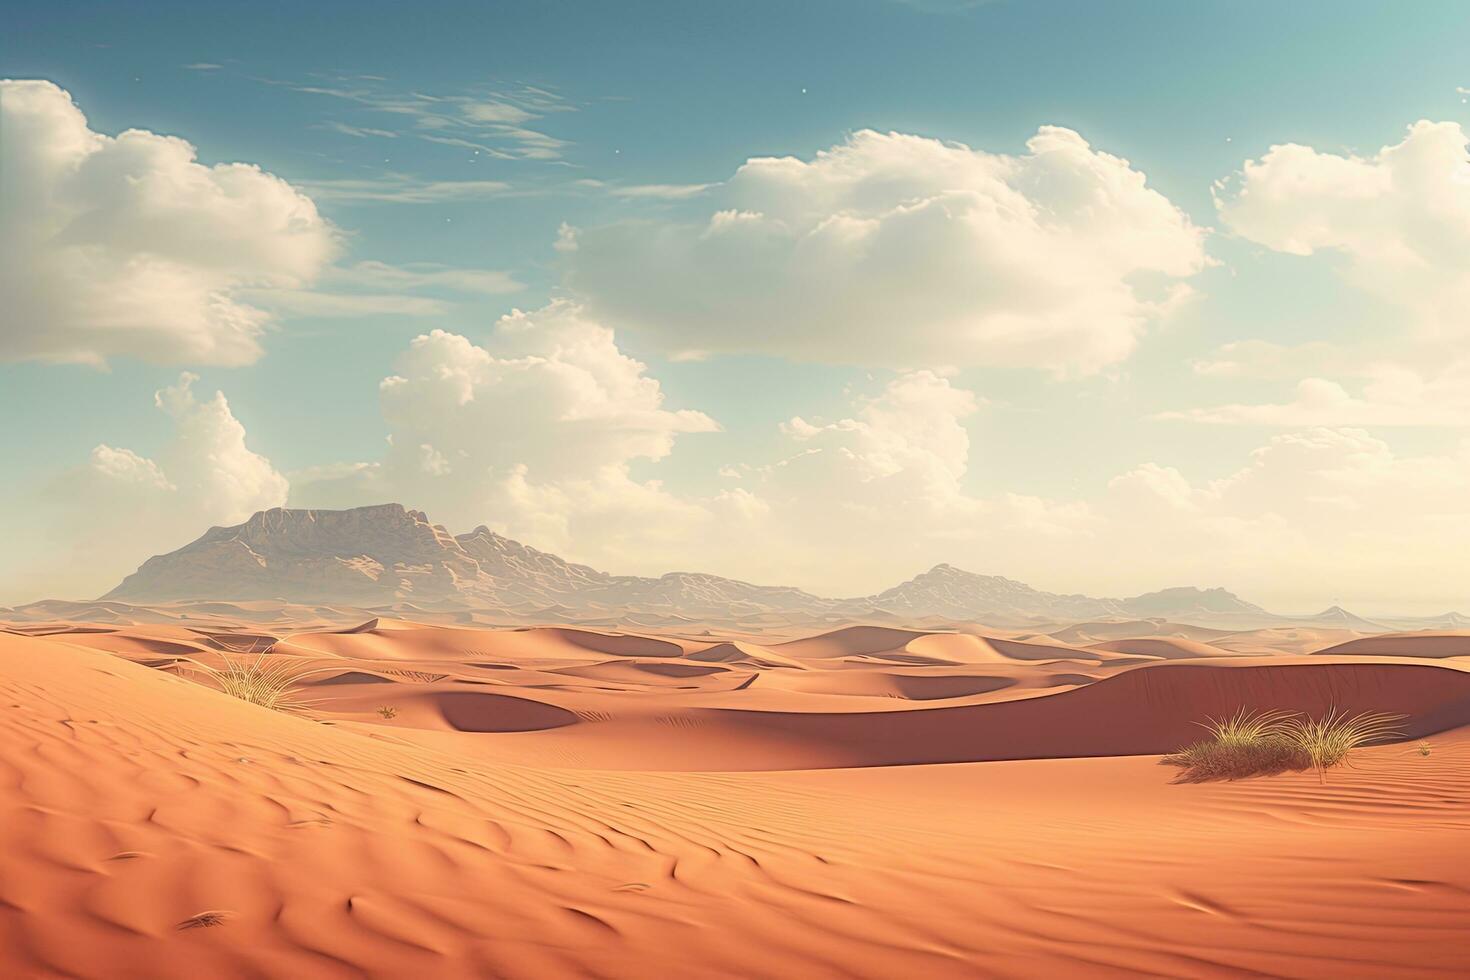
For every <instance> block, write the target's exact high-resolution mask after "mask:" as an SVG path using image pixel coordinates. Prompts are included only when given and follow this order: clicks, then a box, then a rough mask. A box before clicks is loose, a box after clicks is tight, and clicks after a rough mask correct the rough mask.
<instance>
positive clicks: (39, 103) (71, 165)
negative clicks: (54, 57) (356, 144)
mask: <svg viewBox="0 0 1470 980" xmlns="http://www.w3.org/2000/svg"><path fill="white" fill-rule="evenodd" d="M0 128H3V130H4V133H5V138H4V140H0V211H3V213H4V215H5V223H4V230H3V241H4V249H5V252H6V255H7V261H6V262H5V263H3V264H0V295H3V296H4V297H5V302H6V307H7V309H6V313H5V317H4V322H3V324H0V359H7V360H47V361H72V362H85V363H102V362H105V361H106V360H107V359H108V358H111V357H116V356H121V355H130V356H134V357H138V358H142V359H145V360H150V361H155V362H160V363H196V364H228V365H235V364H246V363H249V362H251V361H254V360H255V359H256V358H257V357H259V355H260V352H261V350H260V344H259V338H260V335H261V333H262V332H263V331H264V330H265V329H266V327H267V325H268V323H269V321H270V314H269V313H268V312H266V311H265V310H262V309H260V308H258V307H255V306H252V305H250V304H249V303H246V302H244V301H243V300H242V299H241V298H240V293H241V291H242V290H244V289H246V288H250V287H254V288H260V287H286V288H298V287H300V286H302V285H304V284H306V283H309V282H310V281H311V280H312V279H314V278H315V277H316V276H317V274H318V273H319V272H320V271H321V270H322V268H323V267H324V266H325V265H326V264H327V263H328V262H329V261H330V260H331V258H332V256H333V254H334V252H335V250H336V241H335V237H334V234H333V231H332V228H331V227H330V226H329V225H328V223H327V222H326V221H325V220H323V219H322V217H321V216H320V215H319V214H318V213H317V210H316V207H315V206H314V205H313V204H312V202H311V200H310V199H309V198H307V197H306V196H304V195H303V194H301V193H300V192H298V191H297V190H296V189H294V188H293V187H291V186H290V185H289V184H287V183H286V182H285V181H283V180H281V179H279V178H277V177H275V176H273V175H271V174H268V173H265V172H264V171H262V170H260V169H259V168H258V167H255V166H251V165H248V164H241V163H232V164H219V165H216V166H205V165H203V164H200V163H199V162H198V161H197V160H196V159H195V151H194V147H193V146H191V145H190V144H189V143H187V142H185V141H184V140H182V139H178V138H176V137H170V136H160V135H157V134H155V133H150V132H146V131H144V130H136V129H132V130H127V131H125V132H123V133H121V134H119V135H118V136H116V137H112V136H105V135H103V134H100V133H96V132H93V131H92V130H91V129H90V128H89V127H88V125H87V120H86V118H85V117H84V116H83V115H82V113H81V110H79V109H78V108H77V107H76V105H75V104H73V102H72V100H71V97H70V96H69V95H68V94H67V93H66V92H64V91H63V90H62V89H60V88H58V87H57V86H55V85H53V84H52V83H50V82H45V81H0Z"/></svg>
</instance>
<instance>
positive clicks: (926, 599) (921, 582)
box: [851, 565, 1119, 620]
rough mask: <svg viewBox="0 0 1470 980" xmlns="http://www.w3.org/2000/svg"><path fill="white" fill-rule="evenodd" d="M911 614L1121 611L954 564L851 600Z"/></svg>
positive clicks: (1079, 615) (1073, 615)
mask: <svg viewBox="0 0 1470 980" xmlns="http://www.w3.org/2000/svg"><path fill="white" fill-rule="evenodd" d="M851 601H852V602H853V603H865V604H867V605H870V606H872V607H873V608H875V609H882V610H885V611H888V612H894V613H903V614H906V615H909V616H943V617H946V618H949V619H973V618H977V611H982V610H983V611H984V613H985V614H987V615H990V616H992V617H993V616H996V615H997V614H999V615H1003V616H1004V617H1005V618H1006V619H1009V620H1026V619H1048V618H1056V619H1068V620H1075V619H1091V618H1094V617H1098V616H1111V615H1115V614H1117V613H1118V612H1119V610H1118V608H1117V606H1116V604H1114V603H1111V602H1110V601H1109V600H1107V599H1091V598H1088V597H1087V596H1084V595H1057V594H1055V593H1052V592H1041V591H1038V590H1037V589H1033V588H1032V587H1031V586H1029V585H1026V584H1024V583H1021V582H1017V581H1014V580H1012V579H1008V578H1001V577H1000V576H999V575H976V574H975V573H974V572H967V571H964V570H962V569H959V568H955V567H954V566H953V565H935V566H934V567H933V568H931V569H929V570H928V571H927V572H924V573H923V574H921V575H916V576H914V577H913V578H911V579H909V580H908V581H907V582H904V583H903V584H902V585H896V586H894V587H893V588H891V589H889V590H888V591H886V592H880V593H878V594H877V595H875V596H869V597H868V598H866V599H855V600H851Z"/></svg>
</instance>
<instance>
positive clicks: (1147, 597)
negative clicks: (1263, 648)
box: [1119, 587, 1270, 618]
mask: <svg viewBox="0 0 1470 980" xmlns="http://www.w3.org/2000/svg"><path fill="white" fill-rule="evenodd" d="M1119 605H1121V606H1122V607H1123V609H1124V610H1126V611H1127V612H1128V613H1129V614H1131V615H1134V616H1140V617H1143V618H1148V617H1151V616H1164V617H1177V616H1192V615H1198V614H1201V613H1208V614H1231V615H1233V614H1243V615H1253V616H1269V615H1270V613H1268V612H1266V610H1264V609H1262V608H1261V607H1260V606H1258V605H1256V604H1255V603H1253V602H1246V601H1245V600H1244V599H1242V598H1240V596H1238V595H1236V594H1235V593H1233V592H1227V591H1225V590H1224V589H1196V588H1190V587H1180V588H1173V589H1162V590H1160V591H1158V592H1148V593H1145V594H1143V595H1136V596H1134V597H1133V598H1131V599H1123V600H1120V602H1119Z"/></svg>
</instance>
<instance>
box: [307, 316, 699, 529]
mask: <svg viewBox="0 0 1470 980" xmlns="http://www.w3.org/2000/svg"><path fill="white" fill-rule="evenodd" d="M395 371H396V373H395V374H394V375H392V376H391V377H388V378H386V379H384V381H383V382H382V384H381V385H380V389H379V398H380V402H381V405H382V411H383V417H384V420H385V422H386V423H387V427H388V432H389V440H390V445H389V448H388V452H387V453H386V454H385V456H384V458H383V459H381V460H378V461H375V462H373V463H371V464H370V465H367V466H364V467H355V468H351V469H348V470H346V471H344V472H336V473H329V474H324V475H323V476H322V478H321V479H318V480H314V481H311V482H309V483H304V484H303V485H301V486H300V492H299V494H298V497H297V500H298V502H307V503H309V502H312V501H317V500H341V499H343V498H344V497H346V498H350V499H363V500H366V499H387V498H391V499H397V500H404V501H408V502H411V503H412V504H413V505H414V506H416V507H422V508H424V509H426V510H427V511H428V512H429V513H431V514H433V515H434V517H435V519H436V520H439V521H442V522H445V523H447V524H449V525H450V526H452V527H471V526H473V525H475V524H479V523H489V524H492V525H495V526H497V527H498V528H500V529H502V530H505V531H507V532H512V531H513V532H515V533H518V534H524V535H525V536H527V537H528V539H530V540H534V541H536V542H538V543H540V544H542V546H544V547H566V546H567V545H569V544H573V543H574V538H575V535H576V530H577V528H578V527H580V526H588V527H595V528H596V533H595V535H590V536H588V540H590V539H591V538H593V537H595V539H596V541H597V545H596V548H597V550H596V553H597V554H599V555H604V556H606V555H608V554H612V553H615V551H616V547H617V544H618V541H619V540H621V539H620V538H619V536H618V533H617V532H616V531H615V530H614V528H615V527H617V526H621V527H625V528H626V529H627V530H626V534H628V535H643V536H644V537H645V539H646V541H651V540H653V539H655V538H657V537H658V536H659V534H660V533H661V528H672V527H674V526H675V525H677V526H680V527H684V526H687V524H688V523H689V522H691V521H692V522H694V523H700V522H702V521H704V520H706V519H708V517H709V514H708V512H707V511H706V510H705V509H704V507H703V505H702V504H693V503H689V502H685V501H681V500H679V499H677V498H676V497H674V496H673V495H672V494H669V493H668V492H667V491H665V490H664V489H663V487H662V486H661V485H660V484H659V483H658V482H657V481H641V480H638V479H636V478H635V477H634V476H633V475H632V474H631V471H630V467H631V466H632V464H634V463H635V462H637V461H656V460H660V459H663V458H664V457H666V456H667V455H668V454H669V452H670V451H671V450H672V448H673V445H674V441H675V439H676V438H677V437H678V436H680V435H683V434H690V433H701V432H713V431H716V430H718V428H719V426H718V425H717V424H716V423H715V421H714V420H713V419H711V418H710V417H709V416H707V415H705V414H703V413H702V412H697V411H691V410H687V409H670V408H667V407H666V406H665V405H664V394H663V391H662V388H661V387H660V385H659V382H658V380H657V379H656V378H653V377H651V376H650V375H649V374H648V373H647V368H646V366H645V365H644V364H642V363H641V362H639V361H637V360H635V359H634V358H631V357H629V356H627V355H626V354H624V353H623V352H622V351H621V350H620V349H619V348H618V346H617V343H616V341H615V339H614V336H613V332H612V330H610V329H609V328H607V327H605V326H603V325H602V324H600V323H598V322H596V321H595V320H592V319H590V318H589V317H588V316H587V315H586V314H585V313H584V312H583V311H582V310H581V309H580V308H579V307H577V306H576V305H574V304H572V303H568V302H565V301H559V302H554V303H552V304H550V305H549V306H546V307H543V308H542V309H539V310H535V311H532V312H522V311H516V312H514V313H511V314H510V315H508V316H505V317H502V318H501V319H500V321H499V322H498V323H497V324H496V327H495V330H494V332H493V333H492V335H491V336H490V338H489V339H488V340H487V341H486V342H485V343H483V344H478V343H475V342H473V341H471V340H470V339H469V338H467V337H464V336H461V335H458V334H453V333H448V332H446V331H443V330H435V331H433V332H431V333H428V334H424V335H422V336H420V337H418V338H416V339H415V340H414V341H413V342H412V343H411V344H410V345H409V347H408V349H407V350H406V351H404V352H403V354H402V355H400V356H399V358H398V361H397V362H396V364H395ZM577 543H581V542H577ZM582 553H583V554H585V553H586V551H585V550H584V551H583V552H582Z"/></svg>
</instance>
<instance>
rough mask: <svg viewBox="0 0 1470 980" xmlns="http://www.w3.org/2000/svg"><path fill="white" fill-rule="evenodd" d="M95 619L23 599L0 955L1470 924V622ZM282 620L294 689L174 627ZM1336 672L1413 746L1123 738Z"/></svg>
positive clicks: (1449, 966)
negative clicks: (270, 691) (830, 625)
mask: <svg viewBox="0 0 1470 980" xmlns="http://www.w3.org/2000/svg"><path fill="white" fill-rule="evenodd" d="M87 629H88V627H81V628H80V629H78V630H76V631H72V632H55V631H47V635H41V636H23V635H19V634H17V633H4V634H0V975H5V976H26V977H29V976H83V977H140V978H141V977H149V978H152V977H162V978H174V977H178V978H184V977H188V978H195V977H201V976H208V977H258V976H272V977H275V976H280V977H293V978H295V977H355V976H364V975H367V976H383V977H405V976H409V977H418V976H435V977H439V976H444V977H477V976H499V977H538V978H539V977H548V976H588V975H592V976H609V977H649V976H681V977H684V976H687V977H727V976H802V977H849V976H852V977H891V976H896V975H897V976H902V975H920V976H935V977H949V976H953V977H969V976H976V975H980V976H999V977H1093V976H1099V977H1125V976H1127V977H1131V976H1140V975H1145V976H1172V977H1233V976H1240V975H1246V974H1251V975H1259V974H1265V975H1270V976H1281V977H1302V978H1306V977H1324V976H1332V977H1365V978H1366V977H1375V978H1376V977H1452V976H1459V975H1463V973H1462V970H1463V965H1464V963H1465V962H1466V958H1467V956H1470V933H1467V930H1466V929H1465V923H1466V922H1467V921H1470V860H1466V859H1465V858H1464V857H1463V856H1462V854H1463V851H1464V842H1465V840H1466V839H1470V727H1467V726H1470V663H1467V662H1464V661H1459V660H1455V659H1438V660H1433V659H1408V658H1404V657H1401V656H1397V657H1395V656H1389V657H1383V656H1373V657H1364V656H1331V657H1302V656H1296V655H1293V654H1294V653H1295V652H1296V651H1290V652H1285V653H1279V654H1276V655H1273V656H1269V657H1237V656H1231V657H1222V656H1218V655H1213V654H1210V652H1209V649H1208V648H1207V647H1205V646H1204V644H1203V643H1201V644H1200V645H1199V646H1193V645H1189V646H1183V647H1175V649H1182V650H1186V651H1187V652H1189V653H1190V654H1191V655H1192V656H1193V659H1169V660H1163V661H1156V660H1147V659H1142V658H1134V657H1129V656H1126V655H1120V654H1116V653H1114V652H1113V651H1106V650H1104V651H1089V650H1079V649H1075V648H1074V647H1072V646H1071V645H1070V644H1056V643H1055V642H1054V641H1049V640H1041V641H1031V642H1027V643H1025V644H1023V646H1024V649H1022V650H1020V651H1019V652H1015V651H1014V648H1012V652H1011V653H1007V652H1006V647H1005V646H1004V644H1008V643H1016V642H1019V641H1002V642H1001V643H1000V644H997V642H996V640H994V639H986V638H983V637H968V636H963V635H961V634H953V633H939V634H925V633H922V632H919V631H904V630H886V629H881V628H863V629H860V630H856V631H841V632H839V633H837V634H828V635H826V636H823V637H817V638H814V639H813V640H811V641H807V642H798V643H785V644H781V645H779V646H775V647H770V646H762V645H759V644H755V643H749V642H745V641H739V640H736V641H732V642H722V641H720V642H710V641H707V640H705V641H697V640H683V639H663V638H658V637H623V636H609V635H606V634H598V633H592V632H588V631H582V630H565V629H537V630H522V631H483V630H472V629H457V628H455V629H440V628H434V627H423V626H418V625H415V624H412V623H401V622H400V623H389V622H380V623H377V624H375V625H373V626H372V627H371V628H369V629H366V630H363V631H359V632H356V633H352V632H323V631H320V630H316V631H312V632H292V631H291V630H289V629H281V630H279V632H277V631H276V630H275V628H274V627H272V628H271V629H269V630H264V629H262V628H260V627H259V626H253V625H252V626H247V627H245V628H242V629H240V630H239V637H237V638H232V637H231V636H229V635H221V634H220V633H219V631H218V630H217V629H216V628H214V627H211V628H210V629H209V630H205V631H202V632H200V631H194V630H187V629H186V628H183V627H177V628H176V627H175V626H172V625H164V626H161V627H160V626H140V627H119V628H116V629H112V628H109V629H108V630H106V631H95V630H93V631H85V630H87ZM272 635H278V636H279V637H282V639H281V640H280V642H278V643H277V644H276V645H275V648H274V650H275V652H274V653H272V654H271V655H270V659H272V660H273V661H275V662H287V661H286V660H285V659H284V658H286V657H294V658H299V662H300V663H301V664H302V665H303V666H304V667H305V666H311V667H313V668H321V669H320V670H319V672H317V673H314V674H312V675H311V676H310V677H309V678H308V679H306V681H305V689H304V690H303V696H305V697H309V698H311V699H313V700H314V702H315V704H314V710H313V712H312V713H311V715H310V716H309V717H297V716H293V715H289V714H283V713H279V712H272V711H268V710H266V709H263V708H259V707H256V706H253V705H250V704H246V703H244V702H241V701H237V700H234V699H232V698H229V697H226V696H224V695H222V694H220V693H218V692H216V691H214V690H211V689H210V688H209V687H208V686H207V678H206V677H205V676H204V675H203V674H202V673H199V672H197V671H196V672H192V673H191V672H189V670H188V665H187V664H186V665H184V666H185V672H184V673H177V672H176V671H177V670H178V668H177V667H176V666H174V659H176V658H174V657H172V656H170V655H169V651H170V650H171V649H172V646H183V647H186V648H188V649H189V650H194V651H197V655H196V654H190V656H191V657H194V658H195V659H200V660H204V661H207V662H216V663H217V662H219V661H220V659H221V658H223V657H225V656H227V655H230V654H229V653H228V651H229V650H231V649H236V648H248V647H250V646H253V645H254V644H255V643H256V642H257V639H258V638H259V637H261V636H272ZM191 637H192V638H191ZM252 638H256V639H252ZM237 639H238V641H239V642H238V643H237V642H236V641H237ZM1165 639H1168V638H1165ZM1175 639H1177V638H1175ZM1186 639H1188V638H1186ZM1216 642H1218V641H1216ZM916 648H917V649H916ZM926 651H927V652H926ZM1039 651H1044V652H1045V656H1042V655H1041V654H1040V652H1039ZM1033 653H1035V654H1036V655H1035V656H1033V655H1032V654H1033ZM1102 653H1112V654H1113V656H1112V657H1111V658H1104V657H1100V656H1099V654H1102ZM941 654H942V655H941ZM706 655H708V656H707V659H706ZM906 655H907V656H912V657H914V658H916V659H915V660H914V661H912V662H905V661H903V660H902V659H901V658H902V657H903V656H906ZM235 656H237V657H238V655H235ZM147 663H157V664H159V665H160V666H163V665H169V666H170V670H162V669H153V668H150V667H148V666H145V664H147ZM327 668H330V669H327ZM171 670H172V671H175V672H171ZM1003 682H1004V683H1003ZM1329 705H1336V706H1340V707H1345V708H1348V709H1350V710H1358V709H1370V708H1371V709H1373V710H1385V711H1399V712H1403V713H1405V714H1407V715H1409V719H1408V721H1407V723H1406V726H1407V730H1408V731H1409V733H1410V734H1412V735H1414V736H1416V737H1417V736H1421V735H1428V736H1429V737H1430V740H1431V747H1430V749H1429V750H1428V754H1427V755H1425V754H1421V752H1420V751H1419V750H1418V749H1417V748H1416V747H1415V746H1414V745H1413V744H1405V743H1396V744H1390V745H1384V746H1379V747H1374V748H1369V749H1364V750H1360V751H1359V752H1358V753H1357V756H1356V759H1355V760H1354V765H1353V767H1352V768H1346V769H1338V770H1333V771H1332V773H1331V774H1330V775H1329V777H1328V778H1327V780H1326V781H1325V782H1323V781H1320V780H1319V779H1318V777H1317V776H1315V775H1312V774H1306V773H1289V774H1286V775H1281V776H1274V777H1268V778H1261V779H1254V780H1246V781H1241V782H1236V783H1214V784H1198V785H1180V784H1175V783H1173V782H1171V779H1172V777H1173V776H1174V775H1175V772H1176V771H1175V770H1173V769H1170V768H1168V767H1162V766H1159V765H1158V764H1157V758H1156V756H1155V755H1152V754H1131V753H1157V752H1159V751H1163V750H1166V749H1170V748H1173V747H1176V746H1177V745H1179V744H1181V743H1182V742H1184V741H1187V740H1190V739H1192V738H1194V737H1197V733H1198V729H1197V728H1196V727H1195V725H1194V723H1195V722H1196V721H1199V720H1201V719H1202V718H1203V717H1204V716H1206V715H1210V714H1219V713H1224V712H1226V711H1230V710H1234V709H1235V708H1237V707H1240V706H1251V707H1260V708H1271V707H1281V708H1289V709H1293V710H1304V711H1313V712H1315V711H1320V710H1324V709H1325V708H1326V707H1327V706H1329ZM380 708H388V709H391V712H390V713H391V717H387V716H385V715H384V714H383V713H381V712H380V711H379V709H380ZM1047 756H1058V758H1044V757H1047ZM1007 758H1009V759H1014V760H1017V761H985V762H969V761H958V760H971V759H976V760H978V759H989V760H996V759H1007ZM941 760H955V761H949V762H946V763H945V764H932V765H931V764H920V763H933V762H938V761H941ZM898 763H902V764H898ZM853 766H859V767H863V768H850V767H853ZM776 767H784V769H783V770H782V771H672V770H679V769H695V768H701V769H705V770H713V769H723V770H774V769H775V768H776Z"/></svg>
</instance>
